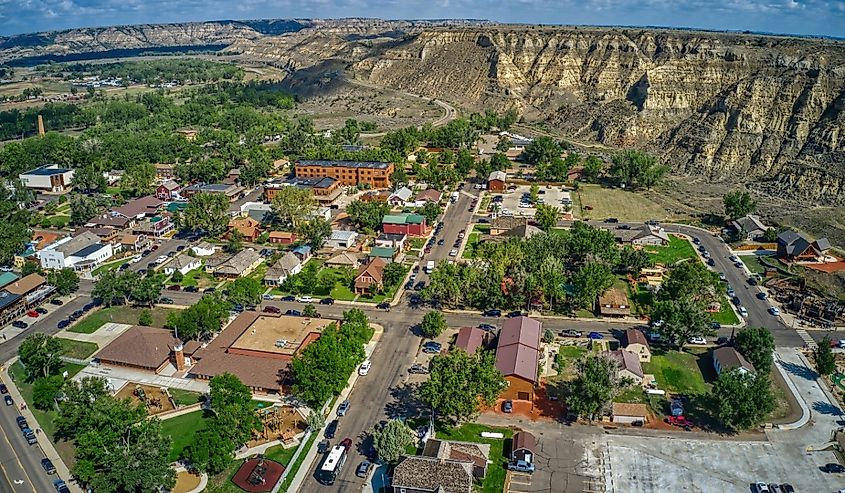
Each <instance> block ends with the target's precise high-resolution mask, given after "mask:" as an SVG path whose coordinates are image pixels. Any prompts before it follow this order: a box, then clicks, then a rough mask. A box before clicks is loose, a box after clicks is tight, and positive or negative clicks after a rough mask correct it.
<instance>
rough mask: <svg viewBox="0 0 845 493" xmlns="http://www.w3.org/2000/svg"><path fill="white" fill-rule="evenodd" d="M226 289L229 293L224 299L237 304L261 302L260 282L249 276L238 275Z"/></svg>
mask: <svg viewBox="0 0 845 493" xmlns="http://www.w3.org/2000/svg"><path fill="white" fill-rule="evenodd" d="M227 289H228V291H229V294H227V295H226V299H228V300H229V301H230V302H231V303H234V304H237V305H257V304H258V303H261V293H263V292H264V287H263V286H262V285H261V282H259V281H258V280H257V279H253V278H251V277H239V278H237V279H235V280H234V281H232V283H231V284H230V285H229V287H228V288H227Z"/></svg>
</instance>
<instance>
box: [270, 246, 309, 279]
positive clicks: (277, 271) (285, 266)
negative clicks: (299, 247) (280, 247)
mask: <svg viewBox="0 0 845 493" xmlns="http://www.w3.org/2000/svg"><path fill="white" fill-rule="evenodd" d="M300 271H302V262H300V261H299V258H298V257H297V256H296V255H294V254H293V253H291V252H287V253H285V254H284V255H282V258H280V259H279V260H277V261H276V263H275V264H273V265H272V266H270V268H269V269H267V273H266V274H264V285H265V286H278V285H280V284H282V283H283V282H285V279H287V278H288V277H290V276H294V275H296V274H299V272H300Z"/></svg>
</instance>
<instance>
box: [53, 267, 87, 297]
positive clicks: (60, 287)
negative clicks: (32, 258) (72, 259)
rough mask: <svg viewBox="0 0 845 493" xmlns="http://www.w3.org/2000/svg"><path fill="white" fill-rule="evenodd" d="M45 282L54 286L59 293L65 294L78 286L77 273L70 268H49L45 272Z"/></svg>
mask: <svg viewBox="0 0 845 493" xmlns="http://www.w3.org/2000/svg"><path fill="white" fill-rule="evenodd" d="M47 282H48V283H49V284H50V285H51V286H53V287H55V288H56V292H58V293H59V294H60V295H62V296H66V295H69V294H70V293H72V292H74V291H76V289H77V288H78V287H79V275H78V274H77V273H76V272H75V271H74V270H73V269H70V268H65V269H59V270H51V271H50V272H48V273H47Z"/></svg>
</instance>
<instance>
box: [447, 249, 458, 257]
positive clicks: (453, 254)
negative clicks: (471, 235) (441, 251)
mask: <svg viewBox="0 0 845 493" xmlns="http://www.w3.org/2000/svg"><path fill="white" fill-rule="evenodd" d="M457 255H458V249H457V248H453V249H451V250H449V256H450V257H455V256H457Z"/></svg>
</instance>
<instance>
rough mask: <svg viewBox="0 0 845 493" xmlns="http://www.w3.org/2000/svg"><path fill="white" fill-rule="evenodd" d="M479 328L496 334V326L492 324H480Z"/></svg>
mask: <svg viewBox="0 0 845 493" xmlns="http://www.w3.org/2000/svg"><path fill="white" fill-rule="evenodd" d="M478 328H479V329H481V330H486V331H487V332H496V326H495V325H491V324H478Z"/></svg>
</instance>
